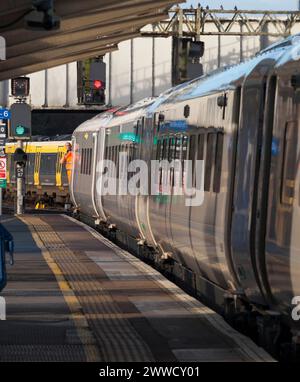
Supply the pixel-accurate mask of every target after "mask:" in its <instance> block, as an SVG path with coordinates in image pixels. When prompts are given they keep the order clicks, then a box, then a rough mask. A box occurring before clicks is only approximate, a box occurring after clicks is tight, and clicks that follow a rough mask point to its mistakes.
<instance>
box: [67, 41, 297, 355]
mask: <svg viewBox="0 0 300 382" xmlns="http://www.w3.org/2000/svg"><path fill="white" fill-rule="evenodd" d="M299 53H300V43H299V36H293V37H290V38H288V39H286V40H284V41H282V42H280V43H276V44H274V45H272V46H271V47H269V48H267V49H265V50H264V51H262V52H260V53H259V54H257V55H256V56H255V57H254V58H253V59H251V60H249V61H247V62H244V63H242V64H239V65H237V66H233V67H230V68H226V69H224V70H220V71H217V72H214V73H212V74H210V75H205V76H202V77H200V78H198V79H196V80H193V81H190V82H187V83H185V84H182V85H179V86H177V87H175V88H173V89H171V90H169V91H167V92H165V93H163V94H162V95H161V96H159V97H157V98H155V99H147V100H144V101H141V102H138V103H136V104H134V105H131V106H129V107H125V108H121V109H116V110H111V111H108V112H105V113H102V114H100V115H99V116H96V117H94V118H93V119H91V120H88V121H86V122H84V123H83V124H81V125H80V126H79V127H78V128H77V129H76V130H75V132H74V134H73V138H72V144H73V150H74V163H73V173H72V181H71V187H70V194H71V198H72V201H73V204H74V207H75V209H76V211H77V212H78V214H80V216H81V217H82V218H84V217H86V218H87V217H89V219H92V221H93V223H95V224H96V225H97V226H99V227H102V229H105V230H107V232H112V234H113V235H115V237H116V238H117V240H118V241H119V242H122V243H123V245H126V247H127V248H130V249H132V250H135V251H136V252H137V253H139V254H141V253H143V254H146V256H148V257H151V256H152V257H151V258H154V259H155V260H156V262H157V263H158V264H160V266H161V267H165V268H166V269H167V271H168V272H169V273H171V274H173V276H176V278H178V279H182V280H183V281H184V283H185V284H189V286H190V287H192V288H193V290H195V291H196V293H197V294H198V295H199V296H201V297H202V298H205V299H206V300H208V301H211V302H212V304H213V305H214V306H222V307H223V310H224V311H225V312H227V313H230V312H231V313H233V314H235V313H241V312H242V313H245V312H246V313H247V314H249V315H250V316H251V317H252V316H254V317H257V316H259V321H258V322H259V327H260V330H259V332H260V335H261V338H263V341H265V342H267V344H268V346H269V347H270V348H272V346H273V345H276V343H277V342H278V341H277V340H278V339H279V337H280V336H282V335H283V332H284V331H286V328H287V331H288V333H289V334H288V335H289V336H290V338H293V339H294V341H295V343H299V342H297V341H299V335H300V321H298V320H297V319H298V318H299V317H298V316H297V315H296V316H295V315H293V314H292V312H293V311H295V308H296V307H295V305H294V301H295V300H294V297H296V296H300V234H299V232H300V149H299V148H300V129H299V121H300V115H299V113H300V56H299ZM120 152H123V153H124V152H125V153H127V154H128V156H129V160H130V161H131V160H134V159H143V160H144V161H146V162H147V163H148V164H150V161H151V160H153V159H155V160H167V161H171V160H179V161H181V162H182V161H184V160H187V159H188V160H192V161H196V160H203V161H204V201H203V203H202V204H201V205H199V206H186V204H185V196H184V195H181V196H180V195H174V194H172V193H171V195H168V196H164V195H158V196H157V195H148V196H145V195H139V194H138V195H136V196H132V195H104V194H102V193H101V192H99V187H98V186H99V183H100V185H101V182H103V181H104V178H103V168H102V167H101V166H100V167H99V165H98V164H99V163H101V161H103V160H105V159H109V160H112V161H113V162H115V163H116V164H118V161H119V153H120ZM162 171H165V170H162ZM166 171H169V170H166ZM161 175H162V174H160V176H161ZM163 175H166V176H165V178H164V179H169V181H170V183H172V182H173V179H172V177H174V174H173V175H172V173H171V172H170V173H168V174H163ZM130 176H132V174H131V175H130ZM149 177H151V174H149ZM161 178H162V176H161ZM161 178H159V179H161ZM159 179H157V181H158V182H160V180H159ZM184 182H185V179H184V176H183V178H182V183H183V184H184ZM171 185H172V184H171ZM171 189H172V187H171ZM298 239H299V240H298ZM247 314H246V315H247Z"/></svg>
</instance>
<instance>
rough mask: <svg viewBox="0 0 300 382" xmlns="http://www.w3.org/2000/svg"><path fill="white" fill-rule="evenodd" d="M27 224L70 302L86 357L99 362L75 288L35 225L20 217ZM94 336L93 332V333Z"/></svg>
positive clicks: (66, 298) (72, 316) (64, 295)
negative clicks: (89, 342) (88, 340)
mask: <svg viewBox="0 0 300 382" xmlns="http://www.w3.org/2000/svg"><path fill="white" fill-rule="evenodd" d="M18 219H20V220H21V221H22V222H23V223H24V224H26V226H27V227H28V229H29V231H30V232H31V235H32V238H33V240H34V241H35V243H36V245H37V246H38V248H39V249H40V250H41V253H42V255H43V258H44V259H45V261H46V262H47V264H48V266H49V268H50V269H51V271H52V272H53V274H54V276H55V278H56V281H57V283H58V286H59V288H60V290H61V292H62V294H63V297H64V299H65V301H66V303H67V304H68V307H69V309H70V312H71V319H72V321H73V323H74V326H75V329H76V331H77V335H78V337H79V339H80V341H81V343H82V347H83V349H84V353H85V355H86V359H87V361H88V362H97V361H99V360H100V355H99V350H98V348H97V346H96V345H91V344H86V343H85V342H86V333H84V331H83V330H84V329H85V330H87V329H88V328H89V325H88V322H87V319H86V318H85V316H84V314H83V313H82V311H81V305H80V302H79V301H78V299H77V297H76V296H75V294H74V292H73V290H72V289H71V287H70V285H69V283H68V282H67V280H66V279H65V277H64V275H63V273H62V271H61V269H60V267H59V266H58V264H57V263H56V262H55V260H54V259H53V257H52V256H51V254H50V252H49V251H48V250H47V248H45V245H44V243H43V242H42V240H41V239H40V237H39V234H38V232H37V231H36V230H35V228H34V225H33V224H31V223H30V222H28V221H27V220H26V219H25V218H23V217H18ZM36 219H38V220H40V222H41V223H44V222H43V221H42V220H41V219H39V218H36ZM91 336H92V334H91Z"/></svg>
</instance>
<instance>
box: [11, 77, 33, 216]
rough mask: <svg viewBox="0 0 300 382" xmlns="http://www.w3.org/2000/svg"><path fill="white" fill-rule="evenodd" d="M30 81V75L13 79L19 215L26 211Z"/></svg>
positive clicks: (17, 210) (13, 119)
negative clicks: (25, 144) (25, 147)
mask: <svg viewBox="0 0 300 382" xmlns="http://www.w3.org/2000/svg"><path fill="white" fill-rule="evenodd" d="M29 88H30V82H29V78H28V77H19V78H15V79H12V95H13V96H14V97H15V99H16V103H14V104H13V105H12V106H11V109H10V111H11V124H10V138H13V139H16V140H17V149H16V151H15V153H14V162H15V170H16V178H17V208H16V213H17V215H22V214H23V213H24V198H25V167H26V162H27V155H26V153H25V152H24V150H23V142H24V140H30V138H31V107H30V105H28V104H27V103H26V97H28V96H29Z"/></svg>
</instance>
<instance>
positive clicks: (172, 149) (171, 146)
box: [168, 137, 176, 162]
mask: <svg viewBox="0 0 300 382" xmlns="http://www.w3.org/2000/svg"><path fill="white" fill-rule="evenodd" d="M175 147H176V138H175V137H172V138H170V140H169V155H168V158H169V161H170V162H171V161H172V160H173V159H174V156H175Z"/></svg>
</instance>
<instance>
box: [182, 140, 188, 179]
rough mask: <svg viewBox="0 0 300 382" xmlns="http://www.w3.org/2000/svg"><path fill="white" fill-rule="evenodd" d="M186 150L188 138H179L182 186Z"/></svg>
mask: <svg viewBox="0 0 300 382" xmlns="http://www.w3.org/2000/svg"><path fill="white" fill-rule="evenodd" d="M187 148H188V137H187V136H186V135H185V136H183V137H182V138H181V166H182V185H183V186H184V185H185V171H186V169H185V163H184V161H186V160H187Z"/></svg>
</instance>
